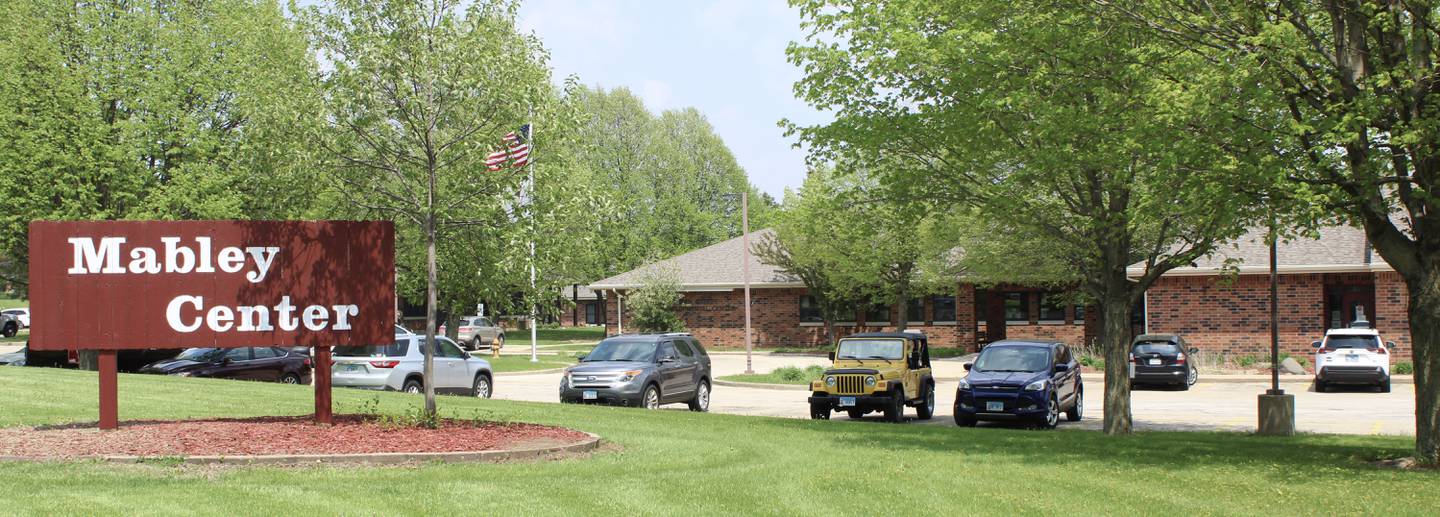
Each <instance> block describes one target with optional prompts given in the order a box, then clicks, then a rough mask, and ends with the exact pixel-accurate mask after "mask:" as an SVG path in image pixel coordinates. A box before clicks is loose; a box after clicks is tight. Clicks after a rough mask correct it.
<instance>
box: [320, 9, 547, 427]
mask: <svg viewBox="0 0 1440 517" xmlns="http://www.w3.org/2000/svg"><path fill="white" fill-rule="evenodd" d="M516 8H517V4H516V3H514V2H510V1H503V0H501V1H482V2H476V3H474V4H472V5H471V6H470V7H469V8H467V9H465V10H463V11H462V10H461V9H460V8H459V7H457V5H456V4H454V3H452V2H447V1H443V0H434V1H424V2H412V1H399V0H395V1H381V2H369V1H360V0H339V1H337V2H335V3H334V4H333V5H329V6H325V7H314V8H309V9H306V10H305V19H306V21H307V23H309V24H310V29H311V32H312V37H313V42H314V46H315V49H316V51H317V53H318V55H319V56H320V58H321V59H323V60H325V61H326V62H327V63H329V64H330V67H329V69H328V70H326V71H325V72H324V73H323V74H321V76H320V83H321V85H322V87H323V89H324V91H325V99H326V108H327V118H328V120H329V121H330V123H331V124H330V126H331V127H330V128H329V131H326V132H323V133H320V134H317V136H316V141H317V142H320V143H322V144H323V145H324V146H325V147H326V149H327V150H328V151H329V154H330V157H331V158H333V160H334V163H333V167H332V169H331V171H332V174H331V177H332V178H333V179H334V180H336V183H337V186H338V188H340V189H341V190H342V191H343V192H345V193H346V194H347V196H346V199H347V200H348V201H350V202H351V203H353V204H354V205H356V206H357V207H359V208H361V209H364V210H367V211H370V212H372V213H375V214H379V215H382V216H385V217H391V218H394V219H395V220H397V221H398V222H399V223H401V224H402V225H408V226H409V228H406V229H404V230H402V231H401V233H400V236H401V238H402V239H403V240H397V245H399V246H405V247H410V246H416V245H419V244H421V243H423V248H424V249H425V266H424V270H425V272H426V281H425V285H426V297H425V299H426V302H425V305H426V311H425V312H426V325H425V326H426V330H425V336H426V339H427V340H431V341H433V340H434V336H435V328H436V311H437V309H438V308H439V300H438V296H439V269H440V268H439V266H438V255H439V249H438V246H437V243H438V242H440V241H443V240H445V239H448V238H450V237H451V236H452V233H451V232H452V231H453V230H455V229H456V228H464V227H479V228H501V227H504V226H506V225H499V226H497V223H496V221H497V220H505V219H506V217H505V215H508V216H510V217H511V218H514V219H520V218H521V217H520V216H517V214H522V213H524V210H526V208H527V207H524V206H521V205H519V204H517V202H516V201H515V199H516V195H517V194H518V191H519V188H520V184H521V178H522V175H521V174H520V173H518V172H513V171H506V172H497V173H490V172H487V171H486V167H485V163H484V162H485V157H486V155H487V154H488V153H489V152H490V151H492V150H494V149H496V148H497V147H498V144H499V137H500V136H501V135H504V134H505V133H506V132H507V131H511V130H515V129H516V128H518V127H519V126H520V125H521V124H522V123H524V122H525V121H527V120H530V119H531V116H532V113H538V114H537V115H534V119H535V120H539V119H543V118H545V116H544V115H545V114H546V113H547V112H548V111H549V110H550V109H551V103H549V100H550V99H551V97H552V96H553V87H552V86H551V85H550V82H549V81H550V75H549V70H548V69H547V68H546V66H545V59H546V54H545V52H544V50H543V49H542V48H541V46H540V42H539V41H538V40H536V39H535V38H534V37H533V36H524V35H521V34H519V33H518V32H517V29H516V26H515V23H516V22H515V11H516ZM537 160H538V157H537ZM502 214H505V215H502ZM481 239H483V237H481ZM481 242H483V241H481ZM458 249H460V250H463V249H464V248H463V247H461V248H458ZM401 255H402V256H409V254H408V253H403V252H402V253H401ZM458 274H460V275H466V274H468V272H465V271H460V272H458ZM433 370H434V358H433V353H432V350H431V347H429V346H427V347H425V366H424V375H425V382H424V384H425V386H424V387H425V411H426V413H427V414H430V415H434V414H435V392H434V383H433V382H431V381H432V380H433V379H434V376H433Z"/></svg>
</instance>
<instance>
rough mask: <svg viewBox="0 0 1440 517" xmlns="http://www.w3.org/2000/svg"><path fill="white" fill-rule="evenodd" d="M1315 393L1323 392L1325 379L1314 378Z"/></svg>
mask: <svg viewBox="0 0 1440 517" xmlns="http://www.w3.org/2000/svg"><path fill="white" fill-rule="evenodd" d="M1315 393H1325V381H1322V380H1320V379H1315Z"/></svg>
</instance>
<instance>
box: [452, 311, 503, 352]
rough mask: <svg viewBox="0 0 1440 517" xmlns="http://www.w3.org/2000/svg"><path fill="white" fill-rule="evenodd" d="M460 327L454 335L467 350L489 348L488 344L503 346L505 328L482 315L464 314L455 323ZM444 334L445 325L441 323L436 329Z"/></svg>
mask: <svg viewBox="0 0 1440 517" xmlns="http://www.w3.org/2000/svg"><path fill="white" fill-rule="evenodd" d="M457 325H459V326H460V328H458V329H456V332H457V335H456V336H455V337H456V338H457V339H456V341H459V342H460V343H462V344H464V345H465V348H466V349H469V350H489V349H490V346H491V345H492V344H493V345H497V346H499V347H504V346H505V329H503V328H500V326H499V325H496V324H494V323H493V322H491V321H490V318H486V317H484V316H466V317H464V318H460V321H459V322H458V323H457ZM438 332H439V333H441V334H445V333H446V332H445V326H444V325H441V326H440V330H439V331H438Z"/></svg>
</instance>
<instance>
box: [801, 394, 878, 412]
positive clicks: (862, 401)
mask: <svg viewBox="0 0 1440 517" xmlns="http://www.w3.org/2000/svg"><path fill="white" fill-rule="evenodd" d="M807 400H809V401H810V405H812V406H822V407H823V406H828V407H829V408H830V409H841V410H845V409H884V408H887V407H890V405H892V404H894V403H895V398H894V397H891V396H890V394H888V393H876V394H870V395H816V396H811V397H810V398H809V399H807Z"/></svg>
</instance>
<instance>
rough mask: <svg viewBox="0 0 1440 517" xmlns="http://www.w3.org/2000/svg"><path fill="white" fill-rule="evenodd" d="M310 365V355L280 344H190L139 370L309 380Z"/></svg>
mask: <svg viewBox="0 0 1440 517" xmlns="http://www.w3.org/2000/svg"><path fill="white" fill-rule="evenodd" d="M310 366H311V364H310V356H308V355H306V354H302V353H299V352H296V351H293V350H288V349H285V348H280V347H250V348H189V349H186V350H185V351H184V352H180V355H177V356H175V357H174V358H173V359H166V360H163V361H157V362H154V363H151V364H149V365H147V366H145V367H144V368H141V369H140V373H155V374H163V375H176V376H180V377H211V378H216V379H238V380H247V381H269V382H279V383H282V384H309V383H310Z"/></svg>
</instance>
